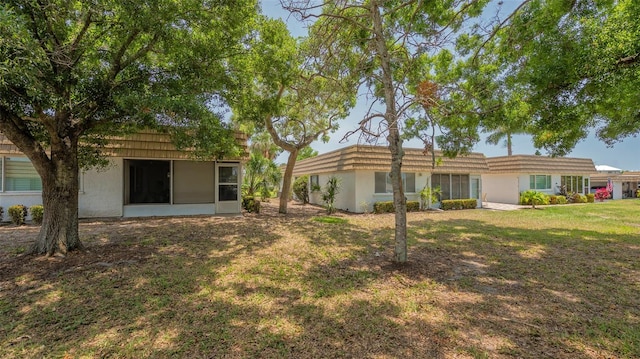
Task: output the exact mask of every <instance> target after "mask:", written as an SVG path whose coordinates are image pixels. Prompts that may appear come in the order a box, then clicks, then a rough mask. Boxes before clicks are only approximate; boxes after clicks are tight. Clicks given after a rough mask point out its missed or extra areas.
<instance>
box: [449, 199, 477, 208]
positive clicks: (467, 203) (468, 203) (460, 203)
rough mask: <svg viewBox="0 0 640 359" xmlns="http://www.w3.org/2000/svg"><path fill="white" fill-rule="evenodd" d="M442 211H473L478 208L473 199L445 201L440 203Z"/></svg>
mask: <svg viewBox="0 0 640 359" xmlns="http://www.w3.org/2000/svg"><path fill="white" fill-rule="evenodd" d="M440 205H441V206H442V209H443V210H445V211H448V210H452V209H473V208H476V207H477V206H478V201H477V200H476V199H475V198H470V199H445V200H442V201H441V202H440Z"/></svg>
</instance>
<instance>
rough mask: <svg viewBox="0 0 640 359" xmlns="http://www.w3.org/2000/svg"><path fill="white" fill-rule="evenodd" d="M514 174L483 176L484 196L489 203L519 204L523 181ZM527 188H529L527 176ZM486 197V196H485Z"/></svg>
mask: <svg viewBox="0 0 640 359" xmlns="http://www.w3.org/2000/svg"><path fill="white" fill-rule="evenodd" d="M519 177H520V176H517V175H514V174H483V175H482V196H483V199H486V201H487V202H497V203H510V204H517V203H518V201H519V199H520V195H519V193H520V186H521V182H522V180H521V179H520V178H519ZM526 186H527V187H528V186H529V177H528V176H527V181H526ZM485 195H486V196H485Z"/></svg>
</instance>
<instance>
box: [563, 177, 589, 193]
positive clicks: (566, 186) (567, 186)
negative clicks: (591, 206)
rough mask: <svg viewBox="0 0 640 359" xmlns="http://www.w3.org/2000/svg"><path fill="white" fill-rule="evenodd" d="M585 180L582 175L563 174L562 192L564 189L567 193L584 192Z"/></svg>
mask: <svg viewBox="0 0 640 359" xmlns="http://www.w3.org/2000/svg"><path fill="white" fill-rule="evenodd" d="M583 184H584V180H583V178H582V176H561V177H560V192H562V191H563V190H564V191H566V192H567V193H573V192H575V193H582V191H583V188H584V187H583Z"/></svg>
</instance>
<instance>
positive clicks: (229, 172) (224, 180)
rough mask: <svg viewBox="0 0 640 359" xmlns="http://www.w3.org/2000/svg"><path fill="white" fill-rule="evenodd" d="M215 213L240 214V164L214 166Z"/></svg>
mask: <svg viewBox="0 0 640 359" xmlns="http://www.w3.org/2000/svg"><path fill="white" fill-rule="evenodd" d="M216 179H217V181H216V183H217V190H216V213H240V164H238V163H218V165H217V166H216Z"/></svg>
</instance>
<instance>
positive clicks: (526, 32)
mask: <svg viewBox="0 0 640 359" xmlns="http://www.w3.org/2000/svg"><path fill="white" fill-rule="evenodd" d="M639 17H640V3H638V2H637V1H634V0H622V1H590V0H578V1H571V2H558V1H548V0H531V1H527V2H526V3H524V4H523V6H522V7H520V8H519V10H518V11H517V12H516V14H514V16H512V17H511V19H510V21H509V22H508V23H507V26H504V27H503V28H502V29H500V30H497V29H496V31H495V35H496V36H495V37H494V38H493V39H491V40H492V41H490V42H489V43H488V44H487V46H485V48H484V49H485V51H484V52H483V53H482V54H481V55H480V56H479V57H478V60H479V61H478V63H477V64H476V65H477V67H476V70H477V71H476V73H475V75H474V76H475V80H477V81H476V83H477V84H478V85H479V88H482V89H483V90H482V92H481V93H482V94H483V95H482V96H481V97H482V98H483V104H484V105H485V106H484V109H485V110H486V111H487V112H492V113H496V114H497V113H500V114H502V115H506V116H503V117H505V119H503V122H504V121H506V122H507V123H508V124H509V125H510V126H511V124H513V125H514V126H516V127H515V128H518V127H520V124H521V123H522V121H521V119H522V116H524V118H525V119H526V122H525V128H526V129H529V130H531V131H532V133H533V135H534V144H535V145H536V147H539V148H545V149H546V150H547V151H548V152H549V153H551V154H552V155H565V154H567V153H568V152H569V151H570V150H571V149H572V148H573V147H574V146H575V145H576V143H577V142H578V141H580V140H581V139H583V138H584V137H585V136H586V135H587V134H588V133H589V131H590V130H591V129H593V128H595V129H596V130H597V136H598V137H599V138H600V139H601V140H603V141H604V142H606V143H607V144H609V145H612V144H614V143H615V142H617V141H620V140H622V139H624V138H625V137H628V136H635V135H637V134H638V132H640V111H639V110H638V109H639V108H640V95H639V94H640V76H638V73H639V71H640V46H639V45H638V44H640V28H639V27H638V26H637V19H638V18H639ZM525 65H526V66H525ZM501 98H502V99H504V98H506V99H509V100H511V99H516V100H517V101H516V102H514V103H516V104H520V105H516V106H515V107H514V106H512V105H509V104H507V103H504V101H501V100H500V99H501ZM523 104H526V105H523ZM515 108H519V109H520V110H519V111H517V112H513V111H512V110H509V109H515ZM495 109H498V110H495ZM505 110H506V111H508V112H507V113H505V112H504V111H505ZM496 118H497V117H496ZM494 123H499V122H496V121H494Z"/></svg>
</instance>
